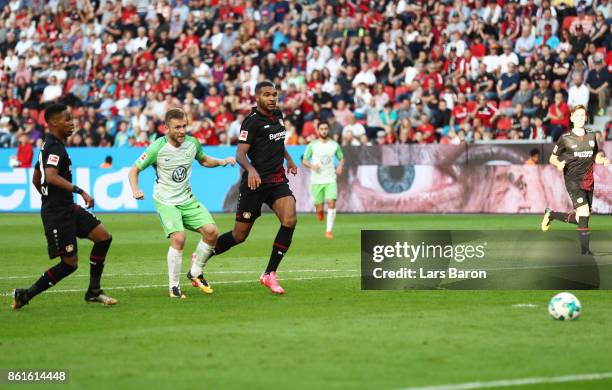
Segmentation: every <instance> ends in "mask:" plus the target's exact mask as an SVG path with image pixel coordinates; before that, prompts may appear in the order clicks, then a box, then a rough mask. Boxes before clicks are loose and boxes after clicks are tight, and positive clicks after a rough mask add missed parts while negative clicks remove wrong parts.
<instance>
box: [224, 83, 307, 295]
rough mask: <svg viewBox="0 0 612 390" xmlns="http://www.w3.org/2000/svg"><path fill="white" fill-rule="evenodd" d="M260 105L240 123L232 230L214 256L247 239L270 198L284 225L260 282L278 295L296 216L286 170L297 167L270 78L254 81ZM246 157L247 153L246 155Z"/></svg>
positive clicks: (293, 198)
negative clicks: (278, 273) (238, 173)
mask: <svg viewBox="0 0 612 390" xmlns="http://www.w3.org/2000/svg"><path fill="white" fill-rule="evenodd" d="M255 95H256V96H257V107H255V108H254V109H253V111H251V113H250V114H249V115H248V116H247V117H246V118H245V120H244V121H243V122H242V127H241V128H240V136H239V137H238V150H237V152H236V161H237V162H238V163H239V164H240V166H242V168H244V173H243V175H242V181H241V183H240V195H239V197H238V206H237V212H236V222H235V224H234V229H233V230H232V231H229V232H227V233H225V234H222V235H221V236H219V239H218V240H217V245H216V247H215V255H219V254H221V253H223V252H225V251H227V250H228V249H230V248H231V247H233V246H234V245H237V244H240V243H241V242H243V241H244V240H246V238H247V236H248V235H249V232H250V231H251V228H252V227H253V223H255V220H256V219H257V217H259V216H260V215H261V207H262V205H263V204H264V203H266V204H267V205H268V206H270V208H272V210H273V211H274V213H275V214H276V216H277V217H278V219H279V221H280V223H281V227H280V229H279V230H278V233H277V234H276V238H275V239H274V244H273V245H272V253H271V254H270V260H269V262H268V266H267V268H266V270H265V271H264V273H263V274H262V275H261V277H260V278H259V282H260V283H261V284H263V285H264V286H266V287H268V288H270V290H272V292H273V293H275V294H283V293H284V292H285V290H284V289H283V288H282V287H281V286H280V285H279V284H278V280H277V278H276V269H277V268H278V265H279V264H280V262H281V260H282V259H283V256H284V255H285V253H286V252H287V250H289V246H290V245H291V239H292V237H293V231H294V229H295V224H296V223H297V216H296V211H295V197H294V196H293V193H292V192H291V189H290V188H289V185H288V184H287V183H288V182H289V180H287V176H286V175H285V167H284V162H285V160H287V172H288V173H292V174H293V175H295V174H296V173H297V166H296V165H295V163H294V162H293V159H292V158H291V156H290V155H289V153H287V150H286V149H285V125H284V123H283V114H282V113H281V111H280V110H278V109H277V108H276V103H277V100H278V91H277V90H276V86H275V85H274V84H273V83H272V82H271V81H262V82H260V83H258V84H257V85H256V86H255ZM247 157H248V158H247Z"/></svg>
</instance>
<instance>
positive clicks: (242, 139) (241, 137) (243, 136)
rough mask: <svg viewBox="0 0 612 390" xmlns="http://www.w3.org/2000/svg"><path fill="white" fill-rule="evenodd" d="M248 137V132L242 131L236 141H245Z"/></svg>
mask: <svg viewBox="0 0 612 390" xmlns="http://www.w3.org/2000/svg"><path fill="white" fill-rule="evenodd" d="M248 135H249V132H248V131H246V130H242V131H241V132H240V136H239V137H238V141H246V140H247V136H248Z"/></svg>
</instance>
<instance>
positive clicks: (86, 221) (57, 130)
mask: <svg viewBox="0 0 612 390" xmlns="http://www.w3.org/2000/svg"><path fill="white" fill-rule="evenodd" d="M45 120H46V121H47V124H48V126H49V133H48V134H47V136H46V137H45V142H43V144H42V146H41V148H40V153H39V155H38V163H36V169H35V171H34V175H33V177H32V184H33V185H34V187H36V189H37V190H38V192H39V193H40V194H41V197H42V207H41V210H40V215H41V218H42V221H43V226H44V229H45V235H46V236H47V246H48V250H49V258H50V259H54V258H56V257H58V256H59V257H60V259H61V260H60V262H59V263H58V264H56V265H54V266H53V267H51V268H49V269H48V270H47V271H45V273H44V274H43V275H42V276H41V277H40V278H39V279H38V280H37V281H36V282H35V283H34V284H33V285H32V286H31V287H30V288H28V289H21V288H18V289H15V293H14V300H13V303H12V305H11V307H12V308H13V310H17V309H19V308H20V307H22V306H24V305H27V304H28V303H29V302H30V300H31V299H32V298H34V297H35V296H36V295H38V294H40V293H42V292H43V291H45V290H47V289H48V288H50V287H52V286H54V285H55V284H57V283H58V282H59V281H60V280H62V279H63V278H65V277H66V276H68V275H70V274H71V273H73V272H74V271H75V270H76V269H77V240H76V238H77V237H79V238H85V237H87V238H89V239H90V240H92V241H93V242H94V245H93V248H92V250H91V255H90V257H89V259H90V264H91V268H90V274H89V276H90V279H89V288H88V289H87V292H86V293H85V301H87V302H95V303H101V304H103V305H114V304H116V303H117V300H116V299H114V298H111V297H109V296H106V295H104V291H102V289H101V288H100V279H101V277H102V271H103V270H104V260H105V258H106V253H107V252H108V249H109V248H110V244H111V241H112V237H111V235H110V234H109V233H108V231H107V230H106V229H105V228H104V226H102V224H101V223H100V221H99V220H98V219H97V218H96V217H95V216H94V215H93V214H91V213H90V212H89V211H86V210H84V209H83V208H81V207H80V206H78V205H76V204H75V203H74V201H73V198H72V194H73V193H77V194H79V195H81V197H82V198H83V200H84V201H85V204H86V205H87V207H88V208H92V207H93V206H94V200H93V198H92V197H91V196H89V194H88V193H87V192H85V191H83V190H82V189H81V188H79V187H77V186H76V185H73V184H72V163H71V161H70V157H68V153H67V152H66V147H65V146H64V142H65V141H66V138H67V137H69V136H70V135H71V134H72V130H73V129H74V123H73V120H72V113H71V111H70V108H68V106H65V105H63V104H52V105H50V106H49V107H48V108H47V109H46V111H45Z"/></svg>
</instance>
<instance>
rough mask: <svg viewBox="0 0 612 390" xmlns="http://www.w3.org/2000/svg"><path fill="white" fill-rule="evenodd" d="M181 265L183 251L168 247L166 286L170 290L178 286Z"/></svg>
mask: <svg viewBox="0 0 612 390" xmlns="http://www.w3.org/2000/svg"><path fill="white" fill-rule="evenodd" d="M182 265H183V251H179V250H178V249H174V248H173V247H170V248H169V249H168V284H169V285H170V288H172V287H178V286H179V277H180V275H181V266H182Z"/></svg>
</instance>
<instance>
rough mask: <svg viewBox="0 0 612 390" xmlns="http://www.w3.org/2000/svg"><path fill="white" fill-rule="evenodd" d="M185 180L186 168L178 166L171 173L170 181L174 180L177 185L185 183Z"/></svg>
mask: <svg viewBox="0 0 612 390" xmlns="http://www.w3.org/2000/svg"><path fill="white" fill-rule="evenodd" d="M186 178H187V168H185V167H184V166H179V167H177V168H176V169H175V170H174V172H172V180H174V181H175V182H177V183H181V182H183V181H185V179H186Z"/></svg>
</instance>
